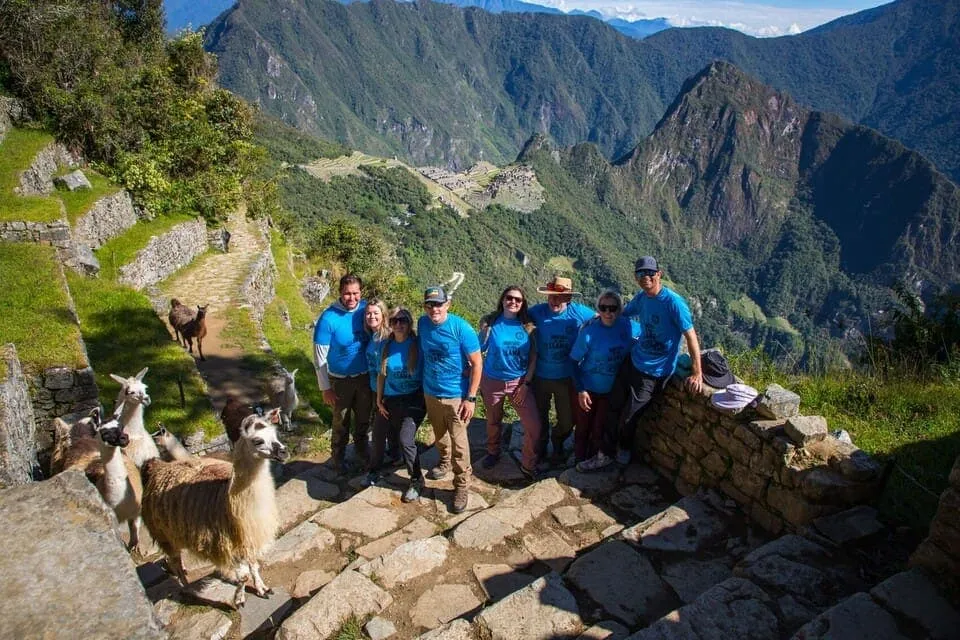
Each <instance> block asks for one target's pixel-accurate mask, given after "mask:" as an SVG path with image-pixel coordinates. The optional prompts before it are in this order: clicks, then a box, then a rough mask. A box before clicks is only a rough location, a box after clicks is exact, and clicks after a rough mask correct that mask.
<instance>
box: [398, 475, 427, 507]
mask: <svg viewBox="0 0 960 640" xmlns="http://www.w3.org/2000/svg"><path fill="white" fill-rule="evenodd" d="M421 491H423V478H420V479H419V480H414V481H413V482H411V483H410V486H409V487H407V490H406V491H404V492H403V497H401V498H400V500H402V501H403V502H415V501H417V500H419V499H420V492H421Z"/></svg>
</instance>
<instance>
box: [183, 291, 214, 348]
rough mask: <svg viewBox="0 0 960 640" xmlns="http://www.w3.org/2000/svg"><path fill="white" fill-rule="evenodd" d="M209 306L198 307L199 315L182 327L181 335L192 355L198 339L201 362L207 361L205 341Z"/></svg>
mask: <svg viewBox="0 0 960 640" xmlns="http://www.w3.org/2000/svg"><path fill="white" fill-rule="evenodd" d="M209 306H210V305H209V304H205V305H203V306H202V307H201V306H200V305H197V315H196V316H195V317H194V318H193V319H192V320H190V321H189V322H186V323H184V324H182V325H180V335H182V336H183V339H184V341H185V342H186V343H187V349H189V351H190V353H191V354H193V339H194V338H196V339H197V351H199V352H200V359H201V360H206V358H204V357H203V339H204V338H205V337H206V335H207V307H209Z"/></svg>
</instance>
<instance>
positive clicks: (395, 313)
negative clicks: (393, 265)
mask: <svg viewBox="0 0 960 640" xmlns="http://www.w3.org/2000/svg"><path fill="white" fill-rule="evenodd" d="M662 275H663V273H662V271H661V270H660V267H659V265H658V264H657V261H656V260H655V259H654V258H653V257H650V256H645V257H642V258H640V259H639V260H637V261H636V264H635V276H636V280H637V284H638V285H639V287H640V290H639V291H638V292H637V295H635V296H634V297H633V298H632V299H631V300H630V302H629V303H627V304H626V305H624V302H623V298H622V297H621V295H620V294H619V293H617V292H615V291H612V290H608V291H604V292H603V293H601V294H600V296H599V297H598V298H597V301H596V311H594V309H592V308H590V307H588V306H586V305H584V304H581V303H579V302H575V301H574V298H575V297H578V296H580V295H581V294H580V293H579V292H577V291H574V289H573V283H572V281H571V280H570V279H569V278H565V277H560V276H557V277H554V278H553V279H552V280H551V281H550V282H548V283H547V284H546V285H544V286H542V287H539V288H537V293H539V294H542V295H545V296H546V302H541V303H539V304H534V305H530V304H529V301H528V300H527V296H526V294H525V293H524V291H523V289H522V288H521V287H519V286H513V285H511V286H508V287H507V288H506V289H504V290H503V292H502V293H501V294H500V298H499V300H498V301H497V307H496V310H494V311H493V312H492V313H490V314H488V315H486V316H484V317H483V319H482V320H481V322H480V327H479V331H477V330H475V329H474V328H473V327H472V326H471V325H470V324H469V323H468V322H467V321H466V320H464V319H463V318H461V317H459V316H457V315H455V314H452V313H450V312H449V309H450V297H449V295H448V293H447V292H446V291H445V290H444V289H443V287H440V286H434V287H429V288H427V289H426V290H425V291H424V296H423V314H422V315H421V316H420V318H419V319H418V320H417V325H416V327H414V317H413V314H412V313H411V312H410V311H409V310H408V309H405V308H403V307H397V308H395V309H393V310H388V309H387V307H386V305H385V304H384V303H383V302H382V301H381V300H378V299H376V298H374V299H371V300H368V301H365V300H363V299H362V287H363V283H362V281H361V279H360V278H359V277H358V276H356V275H353V274H349V275H346V276H344V277H343V278H341V279H340V289H339V291H340V296H339V299H338V300H337V301H336V302H335V303H334V304H332V305H331V306H330V307H328V308H327V309H326V310H325V311H324V312H323V313H322V314H321V315H320V318H319V320H318V321H317V324H316V328H315V331H314V340H313V342H314V358H315V364H316V369H317V380H318V382H319V385H320V389H321V391H322V392H323V399H324V402H325V403H327V404H328V405H329V406H330V407H331V408H332V410H333V429H332V438H331V449H332V461H333V464H334V465H336V467H337V469H338V471H339V472H340V473H344V474H345V473H347V471H348V467H347V463H346V459H345V455H346V447H347V443H348V441H349V437H350V426H351V422H352V426H353V438H354V447H355V452H356V456H357V458H358V459H359V460H360V461H362V462H363V463H364V464H365V466H366V470H367V477H366V482H367V483H368V484H375V483H376V482H377V481H378V480H379V478H380V473H381V470H382V468H383V466H384V462H385V460H386V459H387V458H392V459H393V461H396V460H397V459H398V458H400V457H402V458H403V462H404V464H405V466H406V468H407V471H408V473H409V476H410V484H409V486H408V487H407V489H406V491H405V492H404V494H403V498H402V499H403V501H404V502H411V501H413V500H416V499H417V498H419V496H420V493H421V492H422V490H423V485H424V475H426V477H427V478H430V479H434V480H440V479H444V478H446V477H448V476H449V475H450V473H451V471H452V472H453V486H454V499H453V507H452V511H453V512H454V513H460V512H462V511H464V510H465V509H466V507H467V495H468V493H467V488H468V485H469V482H470V477H471V474H472V466H471V461H470V446H469V442H468V440H467V425H468V424H469V422H470V419H471V418H472V417H473V414H474V411H475V410H476V402H477V394H478V393H479V394H480V395H481V396H482V398H483V404H484V408H485V411H486V420H487V454H486V456H485V457H484V458H483V460H482V461H481V463H480V464H481V465H482V466H483V467H484V468H487V469H489V468H492V467H494V466H496V465H497V464H498V462H499V460H500V456H501V452H502V443H501V439H502V419H503V413H504V402H505V401H506V400H507V399H508V398H509V400H510V403H511V404H512V405H513V407H514V409H515V410H516V412H517V414H518V416H519V418H520V422H521V424H522V426H523V448H522V454H521V457H520V469H521V471H522V472H523V474H524V475H525V476H526V477H527V478H529V479H531V480H533V479H535V478H536V477H537V474H538V471H542V470H544V468H545V467H548V466H550V465H551V464H552V465H560V464H565V463H570V464H576V468H577V470H578V471H582V472H588V471H596V470H599V469H602V468H605V467H607V466H609V465H611V464H613V463H614V462H618V463H620V464H627V463H629V461H630V454H631V450H632V447H633V436H634V430H635V426H636V420H637V418H638V417H639V416H640V414H641V413H642V411H643V409H644V408H645V407H646V406H647V405H648V404H649V403H650V401H651V399H652V398H653V397H654V396H655V395H656V394H657V393H658V392H659V391H660V390H661V389H662V388H663V385H664V383H665V382H666V381H667V379H668V378H669V377H670V375H671V374H672V373H673V371H674V369H675V367H676V363H677V359H678V356H679V353H680V346H681V341H682V340H685V341H686V345H687V350H688V352H689V354H690V359H691V364H692V372H691V375H690V376H689V377H688V378H687V380H686V383H687V386H688V387H689V388H690V389H692V390H695V391H699V390H700V387H701V385H702V384H703V377H702V373H701V370H700V357H699V356H700V347H699V343H698V340H697V334H696V331H695V330H694V327H693V319H692V316H691V314H690V309H689V307H688V306H687V303H686V301H685V300H684V299H683V298H682V297H681V296H680V295H678V294H677V293H676V292H674V291H673V290H671V289H670V288H669V287H667V286H665V285H663V283H662V282H661V278H662ZM551 405H552V406H553V408H554V410H555V414H556V423H555V424H554V425H552V429H551V424H550V420H549V416H550V408H551ZM424 417H429V419H430V424H431V425H432V426H433V430H434V435H435V440H436V445H437V449H438V451H439V454H440V462H439V464H438V465H437V466H436V467H435V468H433V469H430V470H429V471H427V472H426V474H424V472H423V470H422V469H421V467H420V458H419V454H418V449H417V445H416V441H415V436H416V432H417V429H418V428H419V426H420V424H421V422H422V421H423V419H424ZM371 421H372V423H373V428H372V431H373V433H372V438H369V437H368V432H369V431H370V423H371ZM571 431H573V432H574V447H573V452H572V455H571V456H570V458H569V459H568V457H567V454H566V452H565V451H564V442H565V441H566V440H567V438H568V437H569V435H570V432H571ZM548 454H549V455H548Z"/></svg>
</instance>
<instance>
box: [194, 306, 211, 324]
mask: <svg viewBox="0 0 960 640" xmlns="http://www.w3.org/2000/svg"><path fill="white" fill-rule="evenodd" d="M209 306H210V305H209V304H205V305H203V306H202V307H201V306H200V305H199V304H198V305H197V320H202V319H203V318H205V317H207V307H209Z"/></svg>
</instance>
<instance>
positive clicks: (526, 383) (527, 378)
mask: <svg viewBox="0 0 960 640" xmlns="http://www.w3.org/2000/svg"><path fill="white" fill-rule="evenodd" d="M536 332H537V330H536V329H534V330H533V331H531V332H530V334H529V339H530V355H529V357H528V359H527V370H526V371H525V372H524V374H523V378H521V380H520V385H519V386H518V387H517V389H516V391H514V392H513V401H514V402H516V403H517V404H518V405H522V404H523V402H524V400H525V399H526V397H527V391H528V390H529V389H530V386H531V385H532V384H533V374H534V372H535V371H536V370H537V341H536V338H535V334H536Z"/></svg>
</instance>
